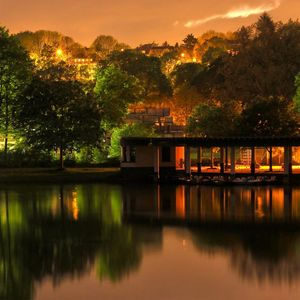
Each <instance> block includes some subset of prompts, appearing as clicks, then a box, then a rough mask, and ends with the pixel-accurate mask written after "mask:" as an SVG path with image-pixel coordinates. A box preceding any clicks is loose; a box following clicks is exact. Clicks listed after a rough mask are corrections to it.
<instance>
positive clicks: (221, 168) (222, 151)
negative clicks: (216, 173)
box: [220, 147, 225, 175]
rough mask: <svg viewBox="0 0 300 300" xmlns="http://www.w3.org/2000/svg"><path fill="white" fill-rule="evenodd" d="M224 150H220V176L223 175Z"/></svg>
mask: <svg viewBox="0 0 300 300" xmlns="http://www.w3.org/2000/svg"><path fill="white" fill-rule="evenodd" d="M224 171H225V169H224V148H223V147H221V148H220V174H221V175H224Z"/></svg>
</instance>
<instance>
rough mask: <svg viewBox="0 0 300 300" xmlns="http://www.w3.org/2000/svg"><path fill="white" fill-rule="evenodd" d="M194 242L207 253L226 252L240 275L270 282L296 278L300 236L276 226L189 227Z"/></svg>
mask: <svg viewBox="0 0 300 300" xmlns="http://www.w3.org/2000/svg"><path fill="white" fill-rule="evenodd" d="M192 232H193V240H194V244H195V246H196V247H197V248H198V249H199V250H200V251H204V252H207V253H209V254H214V253H218V252H223V253H227V254H228V256H229V258H230V264H231V267H232V268H233V269H235V270H236V271H237V272H238V273H239V275H240V276H241V277H242V278H245V279H248V280H257V282H259V283H262V282H264V281H267V280H269V281H271V282H292V281H296V280H299V279H300V253H299V247H300V236H299V234H297V233H295V232H290V231H279V230H277V229H273V230H272V229H262V228H256V229H245V230H240V231H238V230H226V229H217V230H193V231H192Z"/></svg>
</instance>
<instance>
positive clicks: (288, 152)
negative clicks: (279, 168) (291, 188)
mask: <svg viewBox="0 0 300 300" xmlns="http://www.w3.org/2000/svg"><path fill="white" fill-rule="evenodd" d="M284 174H285V175H290V174H292V149H291V147H284Z"/></svg>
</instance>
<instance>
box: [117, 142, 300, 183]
mask: <svg viewBox="0 0 300 300" xmlns="http://www.w3.org/2000/svg"><path fill="white" fill-rule="evenodd" d="M121 147H122V157H121V169H122V172H123V173H124V174H128V175H129V176H130V175H133V176H135V175H138V176H143V175H152V176H153V175H154V176H156V177H157V178H160V176H162V175H169V176H171V175H177V174H178V175H179V174H185V176H187V177H189V176H191V175H192V174H218V175H219V174H220V175H226V174H228V175H236V174H249V175H259V174H260V175H262V174H284V175H291V174H294V173H299V174H300V137H273V138H257V137H256V138H246V137H236V138H192V137H178V138H177V137H170V138H167V137H166V138H141V137H127V138H122V140H121Z"/></svg>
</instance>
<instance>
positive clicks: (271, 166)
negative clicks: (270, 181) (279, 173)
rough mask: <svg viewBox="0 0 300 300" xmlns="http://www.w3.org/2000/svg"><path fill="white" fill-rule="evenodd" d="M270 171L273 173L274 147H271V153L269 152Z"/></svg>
mask: <svg viewBox="0 0 300 300" xmlns="http://www.w3.org/2000/svg"><path fill="white" fill-rule="evenodd" d="M269 154H270V156H269V171H270V172H272V171H273V147H270V152H269Z"/></svg>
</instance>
